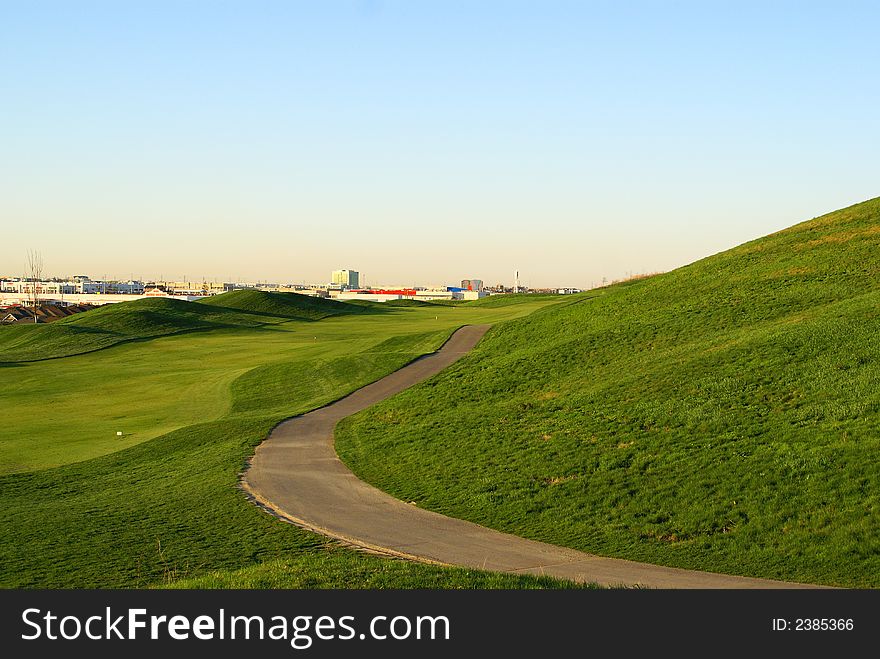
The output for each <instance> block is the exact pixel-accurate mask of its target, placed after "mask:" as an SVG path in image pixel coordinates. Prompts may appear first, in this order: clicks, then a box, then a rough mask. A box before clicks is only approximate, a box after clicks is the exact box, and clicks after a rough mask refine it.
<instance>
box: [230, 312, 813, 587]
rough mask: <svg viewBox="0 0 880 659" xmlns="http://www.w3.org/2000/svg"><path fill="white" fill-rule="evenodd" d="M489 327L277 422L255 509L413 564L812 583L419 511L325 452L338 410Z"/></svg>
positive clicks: (259, 463) (344, 412) (420, 373)
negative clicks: (587, 549)
mask: <svg viewBox="0 0 880 659" xmlns="http://www.w3.org/2000/svg"><path fill="white" fill-rule="evenodd" d="M489 327H490V326H489V325H468V326H465V327H462V328H461V329H459V330H458V331H457V332H455V333H454V334H453V335H452V337H451V338H450V339H449V341H447V342H446V344H445V345H444V346H443V347H442V348H441V349H440V350H439V351H437V352H435V353H432V354H430V355H426V356H424V357H421V358H419V359H417V360H416V361H414V362H412V363H410V364H409V365H407V366H405V367H404V368H402V369H400V370H398V371H395V372H394V373H391V374H390V375H388V376H386V377H384V378H382V379H381V380H378V381H377V382H374V383H372V384H370V385H367V386H366V387H363V388H362V389H358V390H357V391H355V392H354V393H352V394H350V395H348V396H346V397H345V398H342V399H340V400H339V401H337V402H335V403H333V404H331V405H328V406H327V407H322V408H319V409H316V410H314V411H312V412H309V413H307V414H304V415H302V416H297V417H293V418H292V419H288V420H287V421H284V422H283V423H281V424H279V425H278V426H276V428H275V429H274V430H273V431H272V432H271V433H270V434H269V437H268V438H267V439H266V441H264V442H263V443H262V444H261V445H260V446H259V447H257V450H256V453H255V454H254V457H253V459H252V460H251V464H250V467H249V469H248V470H247V471H246V472H245V474H244V475H243V476H242V483H241V485H242V488H243V489H244V490H245V491H246V492H247V493H249V494H250V495H251V497H253V499H254V500H255V501H256V502H257V503H258V504H259V505H261V506H263V507H265V508H267V509H269V510H270V511H271V512H273V513H274V514H276V515H277V516H279V517H281V518H282V519H285V520H287V521H290V522H293V523H295V524H297V525H299V526H302V527H305V528H307V529H310V530H313V531H317V532H318V533H322V534H324V535H327V536H330V537H331V538H335V539H338V540H342V541H344V542H346V543H349V544H351V545H354V546H357V547H361V548H364V549H368V550H371V551H377V552H380V553H384V554H389V555H395V556H400V557H404V558H410V559H415V560H420V561H427V562H433V563H442V564H449V565H459V566H465V567H470V568H481V569H486V570H496V571H499V572H511V573H528V574H539V575H548V576H554V577H559V578H562V579H571V580H574V581H581V582H594V583H598V584H602V585H609V586H613V585H628V586H634V585H639V586H645V587H654V588H813V587H815V586H807V585H803V584H792V583H786V582H781V581H770V580H767V579H752V578H746V577H737V576H730V575H724V574H715V573H711V572H697V571H693V570H682V569H678V568H671V567H663V566H659V565H649V564H646V563H636V562H633V561H626V560H621V559H616V558H602V557H599V556H593V555H591V554H586V553H584V552H579V551H575V550H573V549H568V548H565V547H557V546H555V545H549V544H545V543H542V542H536V541H534V540H526V539H524V538H520V537H517V536H514V535H510V534H507V533H501V532H500V531H494V530H492V529H488V528H485V527H483V526H479V525H477V524H473V523H471V522H466V521H463V520H459V519H453V518H451V517H446V516H444V515H440V514H438V513H434V512H431V511H428V510H422V509H421V508H418V507H416V506H414V505H410V504H407V503H404V502H403V501H400V500H399V499H395V498H394V497H392V496H390V495H388V494H385V493H384V492H382V491H381V490H378V489H376V488H374V487H372V486H371V485H367V484H366V483H364V482H363V481H361V480H359V479H358V478H357V477H356V476H355V475H354V474H353V473H352V472H351V471H349V470H348V468H347V467H346V466H345V465H344V464H343V463H342V461H340V459H339V458H338V457H337V455H336V451H335V450H334V448H333V429H334V427H335V426H336V423H337V422H338V421H339V420H340V419H343V418H345V417H347V416H350V415H352V414H354V413H356V412H359V411H360V410H363V409H365V408H367V407H370V406H371V405H374V404H375V403H378V402H379V401H382V400H385V399H386V398H389V397H391V396H393V395H394V394H396V393H398V392H400V391H403V390H404V389H406V388H408V387H410V386H412V385H414V384H416V383H418V382H421V381H422V380H424V379H426V378H428V377H430V376H432V375H435V374H436V373H439V372H440V371H441V370H443V369H444V368H446V367H447V366H449V365H450V364H452V363H453V362H455V361H457V360H458V359H460V358H461V357H462V356H463V355H464V354H466V353H467V352H468V351H469V350H471V349H472V348H473V347H474V346H475V345H476V344H477V342H478V341H479V340H480V339H481V338H482V337H483V335H484V334H485V333H486V331H488V329H489Z"/></svg>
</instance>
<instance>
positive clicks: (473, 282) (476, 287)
mask: <svg viewBox="0 0 880 659" xmlns="http://www.w3.org/2000/svg"><path fill="white" fill-rule="evenodd" d="M461 288H462V290H464V291H481V290H483V280H482V279H462V280H461Z"/></svg>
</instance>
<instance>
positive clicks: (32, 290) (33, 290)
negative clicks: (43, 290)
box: [25, 249, 43, 323]
mask: <svg viewBox="0 0 880 659" xmlns="http://www.w3.org/2000/svg"><path fill="white" fill-rule="evenodd" d="M25 267H26V269H25V287H26V290H27V293H28V302H30V306H31V311H32V312H33V314H34V322H35V323H36V322H37V310H38V309H39V307H40V291H39V290H38V288H37V285H38V284H39V283H40V281H42V279H43V255H42V254H41V253H40V252H38V251H37V250H35V249H29V250H28V251H27V262H26V266H25ZM28 281H29V282H30V287H27V282H28Z"/></svg>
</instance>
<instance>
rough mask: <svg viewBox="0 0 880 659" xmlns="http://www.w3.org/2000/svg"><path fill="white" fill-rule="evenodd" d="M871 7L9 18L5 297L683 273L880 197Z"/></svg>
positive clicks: (23, 8)
mask: <svg viewBox="0 0 880 659" xmlns="http://www.w3.org/2000/svg"><path fill="white" fill-rule="evenodd" d="M878 7H880V5H878V4H877V3H871V2H865V3H851V2H833V3H832V2H821V3H810V2H755V3H748V2H723V3H722V2H708V1H705V2H586V1H585V2H528V3H524V2H450V1H449V0H445V1H442V2H415V1H412V2H380V1H373V2H368V1H360V2H351V1H350V2H318V1H317V0H316V1H315V2H309V3H305V2H261V1H259V0H250V1H241V2H219V1H218V2H196V1H184V0H180V1H178V2H161V1H158V0H150V1H149V2H134V1H126V2H118V1H113V2H82V1H80V2H77V1H73V0H68V1H64V2H40V1H38V0H23V1H9V0H0V230H2V235H3V239H2V244H3V250H2V252H0V253H2V256H0V275H3V274H7V275H10V274H11V275H14V274H19V273H20V272H21V269H22V264H23V261H24V257H25V250H26V249H27V248H28V247H36V248H38V249H40V250H41V251H42V252H43V256H44V260H45V262H46V269H47V271H48V272H50V273H51V274H58V275H62V274H76V273H79V272H85V273H88V274H91V275H92V276H101V275H103V274H115V275H120V276H123V275H124V276H126V277H127V276H129V275H130V274H134V275H135V276H139V275H143V276H158V275H164V276H165V277H169V278H170V277H181V276H183V275H187V276H188V277H190V278H199V277H203V276H205V277H209V278H220V279H225V278H229V277H233V278H242V279H257V278H259V279H268V280H273V281H274V280H283V281H303V280H305V281H326V280H327V278H328V277H329V271H330V270H331V269H334V268H344V267H348V268H353V269H357V270H361V271H362V272H364V273H365V274H366V276H367V279H368V282H369V283H377V284H378V283H387V284H394V283H416V284H432V283H451V282H454V281H457V280H458V279H461V278H463V277H477V278H482V279H484V280H487V281H488V282H492V283H494V282H496V281H498V280H503V281H506V282H508V283H509V281H510V280H511V278H512V270H513V268H514V267H518V268H519V269H520V271H521V276H522V279H523V281H524V282H527V283H530V284H531V285H533V286H543V285H553V284H558V285H574V286H578V285H580V286H586V285H589V284H590V283H591V282H593V281H599V280H601V278H602V277H603V276H604V277H607V278H609V279H612V278H616V277H621V276H624V275H626V273H628V272H648V271H658V270H668V269H672V268H674V267H676V266H678V265H682V264H685V263H688V262H691V261H693V260H696V259H698V258H701V257H703V256H706V255H709V254H712V253H715V252H717V251H720V250H723V249H726V248H727V247H730V246H733V245H735V244H738V243H741V242H744V241H746V240H749V239H751V238H755V237H758V236H761V235H764V234H766V233H769V232H772V231H775V230H777V229H780V228H783V227H785V226H788V225H790V224H793V223H795V222H798V221H801V220H804V219H809V218H811V217H813V216H816V215H819V214H822V213H824V212H827V211H830V210H834V209H836V208H839V207H842V206H847V205H849V204H852V203H855V202H858V201H862V200H864V199H867V198H871V197H874V196H877V195H880V176H878V165H877V154H878V153H880V85H878V81H880V75H878V73H880V38H878V36H877V33H878V27H880V9H878Z"/></svg>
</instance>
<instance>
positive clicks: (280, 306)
mask: <svg viewBox="0 0 880 659" xmlns="http://www.w3.org/2000/svg"><path fill="white" fill-rule="evenodd" d="M196 304H199V305H204V306H207V307H212V308H216V309H225V310H230V311H238V312H243V313H246V314H251V315H258V316H274V317H277V318H295V319H297V320H320V319H321V318H327V317H328V316H336V315H339V314H347V313H364V311H365V310H364V307H358V306H354V305H351V304H346V303H345V302H340V301H338V300H329V299H324V298H320V297H311V296H309V295H300V294H299V293H267V292H265V291H256V290H240V291H230V292H229V293H223V294H222V295H214V296H212V297H209V298H205V299H204V300H199V301H198V302H197V303H196Z"/></svg>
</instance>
